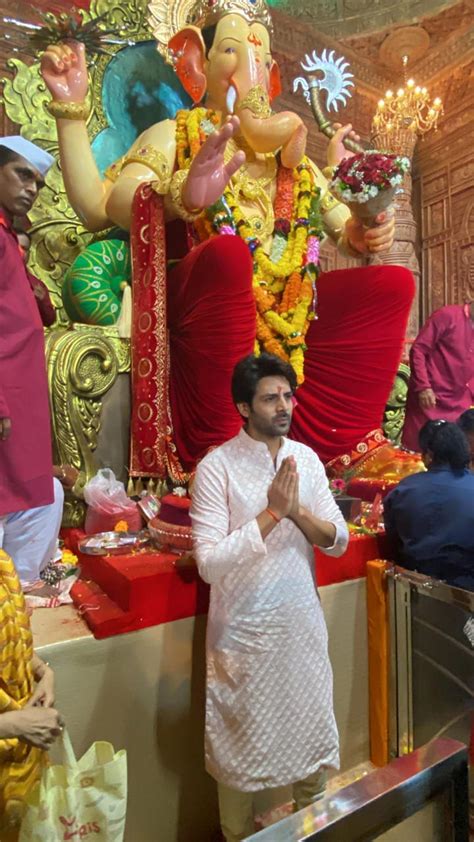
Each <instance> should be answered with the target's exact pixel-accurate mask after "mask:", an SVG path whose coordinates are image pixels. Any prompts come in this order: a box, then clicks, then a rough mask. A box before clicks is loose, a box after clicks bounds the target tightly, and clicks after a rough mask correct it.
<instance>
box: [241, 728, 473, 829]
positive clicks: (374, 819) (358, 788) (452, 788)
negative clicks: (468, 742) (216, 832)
mask: <svg viewBox="0 0 474 842" xmlns="http://www.w3.org/2000/svg"><path fill="white" fill-rule="evenodd" d="M440 795H445V796H447V800H448V802H450V803H449V806H450V822H449V827H450V833H449V836H446V840H447V842H448V840H449V842H468V838H469V828H468V779H467V749H466V747H465V746H464V745H463V744H462V743H459V742H457V741H456V740H448V739H439V740H434V741H433V742H431V743H429V744H428V745H426V746H423V747H422V748H419V749H417V750H416V751H413V752H412V753H411V754H408V755H406V756H404V757H397V758H396V760H392V761H391V763H389V764H388V765H387V766H384V767H383V768H381V769H377V770H376V771H374V772H371V773H369V774H368V775H366V776H365V777H363V778H361V779H360V780H358V781H356V782H355V783H353V784H351V785H350V786H347V787H344V789H340V790H338V791H337V792H335V793H333V794H330V795H326V796H324V798H321V799H320V800H319V801H317V802H316V803H315V804H313V805H311V806H310V807H305V809H304V810H300V811H299V812H298V813H295V814H294V815H293V816H290V817H288V818H286V819H283V820H282V821H280V822H278V823H277V824H274V825H271V826H270V827H267V828H265V829H264V830H261V831H260V832H259V833H256V834H254V835H252V836H250V837H247V840H245V841H244V842H250V840H251V842H303V840H304V842H348V841H349V840H350V842H362V841H363V840H369V839H373V838H375V837H376V836H378V835H379V834H381V833H384V832H385V831H387V830H389V829H390V828H391V827H394V826H395V825H397V824H398V823H399V822H401V821H403V820H404V819H406V818H409V817H410V816H412V815H414V814H415V813H417V812H418V811H419V810H420V809H422V808H423V807H424V806H425V805H426V804H427V802H428V801H429V800H430V799H432V798H435V797H437V796H440Z"/></svg>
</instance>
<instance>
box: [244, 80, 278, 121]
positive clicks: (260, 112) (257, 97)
mask: <svg viewBox="0 0 474 842" xmlns="http://www.w3.org/2000/svg"><path fill="white" fill-rule="evenodd" d="M244 108H248V110H249V111H251V112H252V114H254V115H255V117H260V118H263V119H265V118H266V117H269V116H270V114H271V113H272V109H271V106H270V97H269V96H268V94H267V92H266V90H265V88H263V87H262V86H261V85H255V87H254V88H250V90H249V92H248V94H247V95H246V96H244V98H243V100H242V102H240V103H239V111H242V110H243V109H244Z"/></svg>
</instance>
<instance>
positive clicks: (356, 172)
mask: <svg viewBox="0 0 474 842" xmlns="http://www.w3.org/2000/svg"><path fill="white" fill-rule="evenodd" d="M409 170H410V161H409V159H408V158H405V157H404V156H402V155H388V154H387V155H385V154H383V153H382V152H377V151H375V150H374V151H369V152H359V153H358V154H357V155H354V156H353V157H351V158H345V159H344V160H343V161H341V163H340V164H339V166H338V167H337V169H336V171H335V172H334V175H333V178H332V180H331V181H330V183H329V189H330V191H331V193H333V194H334V196H336V198H338V199H339V200H340V201H341V202H344V204H346V205H348V206H349V207H350V208H351V210H352V212H353V213H354V215H355V216H357V217H358V218H359V219H362V220H363V221H364V222H366V223H367V222H370V221H371V220H373V219H375V217H376V216H378V214H379V213H381V212H382V211H386V210H387V209H388V208H389V207H390V205H391V204H392V203H393V200H394V198H395V195H396V193H398V192H400V184H401V183H402V181H403V177H404V175H405V174H406V173H407V172H409Z"/></svg>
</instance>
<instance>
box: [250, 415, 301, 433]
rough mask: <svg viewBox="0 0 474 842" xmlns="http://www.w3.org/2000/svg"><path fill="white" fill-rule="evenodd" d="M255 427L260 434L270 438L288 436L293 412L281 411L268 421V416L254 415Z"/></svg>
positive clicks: (253, 422)
mask: <svg viewBox="0 0 474 842" xmlns="http://www.w3.org/2000/svg"><path fill="white" fill-rule="evenodd" d="M252 424H253V427H254V428H255V430H256V431H257V432H259V433H260V435H263V436H267V437H268V438H278V437H279V436H286V435H287V433H288V431H289V429H290V426H291V414H290V413H288V412H285V413H281V415H279V416H278V415H277V416H275V417H274V418H272V419H271V421H267V419H266V418H261V417H260V416H259V415H254V416H253V417H252Z"/></svg>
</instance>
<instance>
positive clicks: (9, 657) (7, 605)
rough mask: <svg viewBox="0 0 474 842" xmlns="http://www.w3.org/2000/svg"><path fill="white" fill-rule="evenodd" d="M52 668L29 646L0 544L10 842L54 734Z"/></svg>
mask: <svg viewBox="0 0 474 842" xmlns="http://www.w3.org/2000/svg"><path fill="white" fill-rule="evenodd" d="M53 704H54V674H53V671H52V670H51V669H50V667H49V666H48V665H47V664H45V663H44V661H42V660H41V658H39V657H38V655H35V653H34V652H33V638H32V634H31V629H30V623H29V619H28V614H27V611H26V605H25V599H24V596H23V592H22V590H21V586H20V582H19V580H18V576H17V574H16V571H15V567H14V565H13V562H12V560H11V558H10V557H9V556H8V555H7V554H6V553H5V552H4V551H3V550H1V549H0V839H1V840H2V842H14V840H16V839H17V836H18V831H19V827H20V823H21V815H22V805H23V800H24V798H25V797H26V795H27V794H28V793H29V791H30V790H31V788H32V787H33V785H34V784H35V783H36V781H37V780H38V779H39V777H40V775H41V772H42V769H43V767H44V764H45V762H46V757H47V755H46V750H47V749H48V748H49V747H50V746H51V745H52V743H53V742H54V740H55V739H56V737H57V736H58V735H59V734H60V732H61V728H62V720H61V717H60V715H59V714H58V712H57V711H56V710H55V709H54V707H53Z"/></svg>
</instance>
